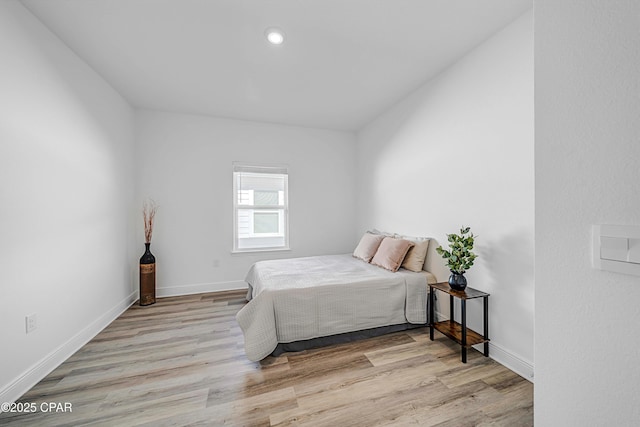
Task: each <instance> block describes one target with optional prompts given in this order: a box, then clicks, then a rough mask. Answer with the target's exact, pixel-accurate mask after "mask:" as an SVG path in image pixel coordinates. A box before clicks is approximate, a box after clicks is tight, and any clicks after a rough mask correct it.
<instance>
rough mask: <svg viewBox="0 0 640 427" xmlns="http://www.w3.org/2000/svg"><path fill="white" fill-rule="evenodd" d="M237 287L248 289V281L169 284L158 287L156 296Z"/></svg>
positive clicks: (174, 295) (224, 289)
mask: <svg viewBox="0 0 640 427" xmlns="http://www.w3.org/2000/svg"><path fill="white" fill-rule="evenodd" d="M236 289H247V283H246V282H244V281H243V280H234V281H231V282H216V283H199V284H195V285H181V286H167V287H164V288H157V289H156V296H157V297H159V298H161V297H176V296H179V295H192V294H202V293H205V292H218V291H232V290H236Z"/></svg>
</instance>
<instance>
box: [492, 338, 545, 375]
mask: <svg viewBox="0 0 640 427" xmlns="http://www.w3.org/2000/svg"><path fill="white" fill-rule="evenodd" d="M489 357H491V358H492V359H493V360H495V361H496V362H498V363H499V364H501V365H502V366H505V367H507V368H509V369H511V370H512V371H513V372H515V373H516V374H518V375H520V376H521V377H522V378H524V379H525V380H528V381H531V382H534V381H533V364H532V363H530V362H528V361H526V360H524V359H523V358H521V357H519V356H516V355H515V354H513V353H512V352H510V351H508V350H506V349H504V348H502V347H500V346H499V345H497V344H494V343H492V342H489Z"/></svg>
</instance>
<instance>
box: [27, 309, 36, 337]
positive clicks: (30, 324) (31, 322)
mask: <svg viewBox="0 0 640 427" xmlns="http://www.w3.org/2000/svg"><path fill="white" fill-rule="evenodd" d="M24 320H25V326H26V327H27V333H29V332H33V331H34V330H35V329H36V328H37V327H38V318H37V317H36V314H35V313H34V314H30V315H28V316H26V317H25V318H24Z"/></svg>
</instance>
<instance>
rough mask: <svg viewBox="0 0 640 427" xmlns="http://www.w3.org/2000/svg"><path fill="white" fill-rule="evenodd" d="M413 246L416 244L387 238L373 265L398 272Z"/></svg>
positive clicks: (372, 261)
mask: <svg viewBox="0 0 640 427" xmlns="http://www.w3.org/2000/svg"><path fill="white" fill-rule="evenodd" d="M413 245H414V243H413V242H410V241H408V240H403V239H394V238H393V237H385V238H384V240H383V241H382V243H380V247H379V248H378V250H377V252H376V254H375V255H374V257H373V259H372V260H371V264H375V265H377V266H378V267H382V268H384V269H387V270H389V271H394V272H395V271H398V269H399V268H400V264H402V260H403V259H404V257H405V255H407V252H408V251H409V249H410V248H411V247H412V246H413Z"/></svg>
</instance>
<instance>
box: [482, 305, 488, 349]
mask: <svg viewBox="0 0 640 427" xmlns="http://www.w3.org/2000/svg"><path fill="white" fill-rule="evenodd" d="M482 299H483V300H484V307H483V309H484V339H485V340H487V341H485V343H484V356H485V357H489V297H488V296H486V297H484V298H482Z"/></svg>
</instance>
